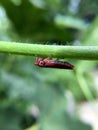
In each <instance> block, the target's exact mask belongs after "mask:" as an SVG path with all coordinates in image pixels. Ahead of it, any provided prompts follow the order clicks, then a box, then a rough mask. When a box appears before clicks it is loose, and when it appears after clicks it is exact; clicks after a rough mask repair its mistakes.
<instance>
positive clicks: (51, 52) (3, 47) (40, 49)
mask: <svg viewBox="0 0 98 130" xmlns="http://www.w3.org/2000/svg"><path fill="white" fill-rule="evenodd" d="M0 53H9V54H10V53H11V54H20V55H35V56H39V57H54V58H70V59H79V60H98V46H58V45H39V44H26V43H15V42H4V41H0Z"/></svg>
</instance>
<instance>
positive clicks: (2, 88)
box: [0, 0, 98, 130]
mask: <svg viewBox="0 0 98 130" xmlns="http://www.w3.org/2000/svg"><path fill="white" fill-rule="evenodd" d="M0 40H1V41H15V42H22V43H24V44H25V43H31V44H36V43H37V44H49V45H73V46H76V45H78V46H79V45H83V46H85V45H89V46H90V45H93V46H94V45H98V1H97V0H93V1H92V0H0ZM35 59H36V57H33V56H21V55H12V54H0V130H98V125H97V120H98V103H97V102H98V100H97V99H98V82H97V80H98V62H97V61H83V60H82V61H80V60H69V59H63V61H66V60H67V61H69V62H71V63H72V64H74V65H75V69H74V70H73V71H69V70H60V69H48V68H47V69H46V68H43V69H42V68H39V67H37V66H35V65H34V61H35Z"/></svg>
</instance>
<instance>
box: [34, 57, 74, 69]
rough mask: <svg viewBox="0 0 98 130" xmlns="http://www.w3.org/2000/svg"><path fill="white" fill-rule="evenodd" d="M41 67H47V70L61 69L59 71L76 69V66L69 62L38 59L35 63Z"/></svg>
mask: <svg viewBox="0 0 98 130" xmlns="http://www.w3.org/2000/svg"><path fill="white" fill-rule="evenodd" d="M34 64H35V65H37V66H39V67H46V68H59V69H70V70H72V69H74V66H73V65H72V64H70V63H68V62H63V61H58V60H52V59H49V58H45V59H44V58H37V60H36V61H35V63H34Z"/></svg>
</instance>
